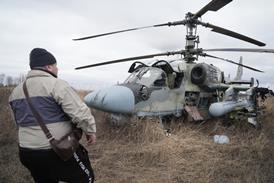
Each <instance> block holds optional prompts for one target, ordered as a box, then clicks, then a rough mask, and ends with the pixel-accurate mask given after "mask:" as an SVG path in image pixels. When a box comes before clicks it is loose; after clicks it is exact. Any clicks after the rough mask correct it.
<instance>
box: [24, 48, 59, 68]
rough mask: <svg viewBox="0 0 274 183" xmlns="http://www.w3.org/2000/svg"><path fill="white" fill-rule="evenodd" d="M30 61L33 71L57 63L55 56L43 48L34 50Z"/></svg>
mask: <svg viewBox="0 0 274 183" xmlns="http://www.w3.org/2000/svg"><path fill="white" fill-rule="evenodd" d="M29 61H30V62H29V65H30V68H31V69H32V68H34V67H43V66H46V65H51V64H55V63H56V59H55V58H54V56H53V55H52V54H51V53H50V52H48V51H47V50H45V49H43V48H34V49H33V50H32V51H31V52H30V56H29Z"/></svg>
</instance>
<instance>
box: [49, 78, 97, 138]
mask: <svg viewBox="0 0 274 183" xmlns="http://www.w3.org/2000/svg"><path fill="white" fill-rule="evenodd" d="M52 95H53V97H54V98H55V100H56V101H57V103H58V104H59V105H61V107H62V109H63V111H64V112H65V113H66V114H67V115H69V116H70V117H71V120H72V122H73V123H75V124H77V127H78V128H81V129H82V130H83V131H84V133H85V134H91V133H95V132H96V124H95V119H94V116H93V115H92V114H91V112H90V109H89V108H88V107H87V106H86V104H85V103H84V102H83V101H82V100H81V99H80V97H79V95H78V94H77V93H76V92H75V91H74V90H73V89H72V88H71V87H70V86H69V84H68V83H67V82H65V81H63V80H60V79H58V80H57V82H56V84H55V87H54V88H53V92H52Z"/></svg>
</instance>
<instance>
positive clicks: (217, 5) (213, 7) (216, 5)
mask: <svg viewBox="0 0 274 183" xmlns="http://www.w3.org/2000/svg"><path fill="white" fill-rule="evenodd" d="M231 1H232V0H212V1H211V2H209V3H208V4H207V5H206V6H204V7H203V8H202V9H200V10H199V11H198V12H197V13H196V14H195V15H194V16H193V18H195V19H196V18H198V17H201V16H202V15H203V14H205V13H206V12H207V11H218V10H219V9H221V8H222V7H224V6H225V5H227V4H228V3H230V2H231Z"/></svg>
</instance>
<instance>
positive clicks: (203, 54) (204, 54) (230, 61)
mask: <svg viewBox="0 0 274 183" xmlns="http://www.w3.org/2000/svg"><path fill="white" fill-rule="evenodd" d="M200 56H203V57H211V58H216V59H219V60H223V61H226V62H229V63H232V64H236V65H240V66H242V67H245V68H247V69H250V70H253V71H257V72H263V71H261V70H258V69H255V68H253V67H249V66H247V65H243V64H240V63H237V62H234V61H232V60H229V59H225V58H220V57H216V56H213V55H208V54H206V53H201V54H200Z"/></svg>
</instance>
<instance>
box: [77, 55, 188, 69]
mask: <svg viewBox="0 0 274 183" xmlns="http://www.w3.org/2000/svg"><path fill="white" fill-rule="evenodd" d="M184 53H185V50H181V51H173V52H165V53H158V54H151V55H143V56H137V57H129V58H123V59H118V60H112V61H107V62H101V63H97V64H91V65H86V66H82V67H77V68H75V69H76V70H78V69H85V68H88V67H96V66H101V65H108V64H115V63H121V62H128V61H132V60H142V59H147V58H153V57H156V56H170V55H177V54H180V55H182V54H184Z"/></svg>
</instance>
